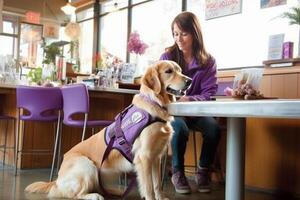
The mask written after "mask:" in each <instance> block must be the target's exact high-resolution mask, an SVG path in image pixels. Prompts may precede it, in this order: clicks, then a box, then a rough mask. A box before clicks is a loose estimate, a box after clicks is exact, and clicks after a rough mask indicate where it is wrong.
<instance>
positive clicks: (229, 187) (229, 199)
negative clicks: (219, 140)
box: [225, 118, 246, 200]
mask: <svg viewBox="0 0 300 200" xmlns="http://www.w3.org/2000/svg"><path fill="white" fill-rule="evenodd" d="M245 124H246V120H245V118H228V121H227V152H226V189H225V199H226V200H243V199H244V171H245Z"/></svg>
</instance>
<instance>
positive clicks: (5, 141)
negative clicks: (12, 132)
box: [2, 119, 9, 166]
mask: <svg viewBox="0 0 300 200" xmlns="http://www.w3.org/2000/svg"><path fill="white" fill-rule="evenodd" d="M8 121H9V120H8V119H7V120H6V127H5V135H4V148H3V160H2V162H3V166H5V155H6V145H7V130H8Z"/></svg>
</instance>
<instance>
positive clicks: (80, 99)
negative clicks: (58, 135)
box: [61, 84, 112, 141]
mask: <svg viewBox="0 0 300 200" xmlns="http://www.w3.org/2000/svg"><path fill="white" fill-rule="evenodd" d="M61 91H62V96H63V111H64V119H63V124H64V125H66V126H70V127H77V128H82V129H83V130H82V137H81V141H83V140H84V139H85V132H86V128H87V127H89V128H96V127H105V126H108V125H110V124H111V123H112V121H110V120H88V113H89V109H90V103H89V93H88V89H87V87H86V85H84V84H73V85H67V86H64V87H62V88H61ZM80 113H81V114H84V120H82V119H73V116H74V115H75V114H80Z"/></svg>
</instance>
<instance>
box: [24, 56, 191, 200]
mask: <svg viewBox="0 0 300 200" xmlns="http://www.w3.org/2000/svg"><path fill="white" fill-rule="evenodd" d="M190 83H191V79H189V78H188V77H186V76H184V75H182V73H181V69H180V67H179V66H178V65H177V64H176V63H175V62H173V61H158V62H156V63H155V64H153V65H152V66H150V67H149V68H148V70H147V71H146V73H145V75H144V76H143V78H142V80H141V89H140V93H139V94H137V95H135V96H134V98H133V101H132V104H133V105H134V106H136V107H138V108H140V109H142V110H144V111H146V112H147V113H149V114H150V115H151V116H152V117H155V118H159V119H160V120H158V121H156V122H154V123H151V124H150V125H147V126H146V127H144V128H143V129H142V131H141V133H140V134H139V136H138V137H137V138H136V139H135V140H134V143H133V145H132V154H133V155H134V158H133V162H132V163H131V162H129V161H128V160H127V159H126V158H125V157H124V156H123V155H122V154H121V153H120V152H119V151H118V150H116V149H112V150H111V151H110V153H109V154H108V156H107V158H106V159H105V160H104V162H102V158H103V156H104V152H105V150H106V147H107V144H106V142H105V129H106V128H104V129H103V130H101V131H100V132H98V133H97V134H95V135H93V136H91V137H90V138H88V139H86V140H84V141H82V142H80V143H79V144H77V145H75V146H74V147H73V148H72V149H71V150H69V151H68V152H67V153H66V154H65V155H64V159H63V162H62V164H61V167H60V169H59V172H58V178H57V179H56V181H52V182H35V183H32V184H30V185H29V186H27V187H26V189H25V191H26V192H29V193H47V194H48V197H49V198H78V199H97V200H100V199H101V200H102V199H104V197H103V196H102V195H103V192H102V195H101V190H100V189H99V187H100V186H99V184H103V183H106V182H107V178H109V177H110V176H112V174H114V173H116V172H120V173H123V172H136V176H137V182H138V188H139V193H140V196H141V197H142V198H144V199H145V200H167V198H165V197H164V195H163V193H162V190H161V179H160V173H161V172H160V160H161V157H162V155H163V154H164V152H165V151H166V149H167V146H168V144H169V142H170V139H171V137H172V133H173V129H172V127H171V125H170V122H171V120H172V119H173V117H172V116H170V115H169V114H168V112H167V110H166V105H167V104H169V103H171V102H172V101H174V100H175V96H176V95H182V94H184V90H186V89H187V88H188V86H189V85H190ZM145 98H146V99H145ZM99 176H100V177H101V183H100V181H99ZM103 187H104V188H105V189H106V190H107V191H110V192H115V190H114V189H113V188H106V185H105V184H103Z"/></svg>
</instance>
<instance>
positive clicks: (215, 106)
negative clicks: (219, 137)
mask: <svg viewBox="0 0 300 200" xmlns="http://www.w3.org/2000/svg"><path fill="white" fill-rule="evenodd" d="M168 111H169V113H170V114H172V115H174V116H213V117H227V118H228V120H227V152H226V189H225V199H226V200H243V199H244V171H245V124H246V123H245V122H246V118H248V117H255V118H293V119H297V118H298V119H300V99H298V100H284V99H278V100H251V101H245V100H228V99H224V100H217V101H198V102H176V103H171V104H169V105H168Z"/></svg>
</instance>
